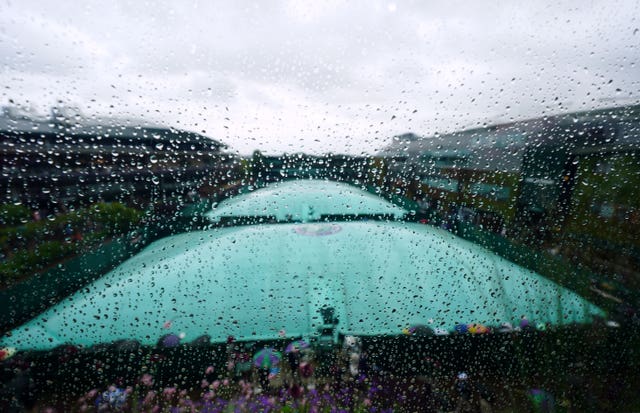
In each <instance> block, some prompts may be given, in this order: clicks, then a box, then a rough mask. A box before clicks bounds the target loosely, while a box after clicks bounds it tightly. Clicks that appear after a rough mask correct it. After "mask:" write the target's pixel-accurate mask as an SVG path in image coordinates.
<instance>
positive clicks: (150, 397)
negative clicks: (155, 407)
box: [142, 390, 156, 405]
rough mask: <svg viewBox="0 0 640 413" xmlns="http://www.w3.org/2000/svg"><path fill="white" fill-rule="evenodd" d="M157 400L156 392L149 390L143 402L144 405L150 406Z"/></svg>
mask: <svg viewBox="0 0 640 413" xmlns="http://www.w3.org/2000/svg"><path fill="white" fill-rule="evenodd" d="M155 398H156V392H155V391H153V390H149V392H148V393H147V395H146V396H144V399H143V400H142V404H144V405H150V404H151V403H153V399H155Z"/></svg>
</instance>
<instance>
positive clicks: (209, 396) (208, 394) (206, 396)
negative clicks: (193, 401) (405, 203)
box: [202, 391, 216, 400]
mask: <svg viewBox="0 0 640 413" xmlns="http://www.w3.org/2000/svg"><path fill="white" fill-rule="evenodd" d="M202 397H203V398H204V399H205V400H213V398H214V397H216V394H215V393H214V392H212V391H208V392H206V393H205V394H204V395H203V396H202Z"/></svg>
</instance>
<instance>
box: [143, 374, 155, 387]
mask: <svg viewBox="0 0 640 413" xmlns="http://www.w3.org/2000/svg"><path fill="white" fill-rule="evenodd" d="M140 383H142V385H143V386H145V387H151V386H153V376H152V375H151V374H149V373H145V374H143V375H142V377H140Z"/></svg>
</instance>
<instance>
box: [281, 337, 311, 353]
mask: <svg viewBox="0 0 640 413" xmlns="http://www.w3.org/2000/svg"><path fill="white" fill-rule="evenodd" d="M305 348H309V343H307V342H306V341H304V340H296V341H292V342H291V343H289V344H288V345H287V348H285V349H284V352H285V353H291V352H292V351H296V350H302V349H305Z"/></svg>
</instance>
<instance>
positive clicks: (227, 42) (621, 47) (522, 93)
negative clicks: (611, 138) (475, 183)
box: [0, 0, 640, 154]
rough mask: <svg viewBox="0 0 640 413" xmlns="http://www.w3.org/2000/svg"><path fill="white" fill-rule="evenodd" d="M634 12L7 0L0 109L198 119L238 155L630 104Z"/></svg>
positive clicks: (2, 14)
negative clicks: (59, 106) (65, 108)
mask: <svg viewBox="0 0 640 413" xmlns="http://www.w3.org/2000/svg"><path fill="white" fill-rule="evenodd" d="M543 3H546V4H543ZM107 4H108V5H109V6H106V5H107ZM637 16H640V7H639V2H637V1H600V2H587V1H583V0H578V1H573V2H559V1H550V2H538V1H535V2H530V1H529V2H525V1H522V2H515V1H507V2H499V1H487V2H478V1H469V2H452V1H443V2H428V1H415V2H403V1H393V2H388V1H375V0H372V1H362V2H357V1H348V2H347V1H338V0H331V1H326V2H323V1H319V0H309V1H256V2H241V1H225V2H215V1H202V2H197V1H193V2H180V1H167V2H142V1H130V2H126V3H125V2H118V1H111V2H104V1H100V2H98V1H95V2H94V1H86V0H83V1H60V0H57V1H39V2H36V1H24V0H14V1H3V2H2V3H0V59H2V66H1V67H0V87H2V92H1V95H0V104H3V105H4V104H8V103H9V102H10V101H13V102H15V103H16V104H20V105H26V106H32V107H34V108H35V109H36V110H37V111H39V112H40V113H46V112H48V108H49V107H51V106H53V105H55V104H56V101H62V102H64V103H65V104H67V105H76V106H78V107H79V108H80V109H82V111H83V112H84V113H85V114H87V115H100V116H104V115H112V116H117V117H121V118H122V117H127V118H130V117H136V118H143V119H146V120H147V121H149V122H160V123H163V124H166V125H170V126H176V127H179V128H183V129H188V130H193V131H197V132H202V131H203V130H204V131H206V132H205V134H206V135H208V136H211V137H213V138H215V139H218V140H221V141H223V142H225V143H227V144H228V145H229V146H230V147H231V148H232V149H233V150H235V151H238V152H240V153H243V154H248V153H251V152H252V151H253V150H254V149H261V150H263V151H265V152H267V153H281V152H298V151H306V152H310V153H321V152H327V151H331V152H337V153H352V154H360V153H373V152H375V151H377V150H378V149H380V148H381V147H382V146H384V144H385V143H386V142H388V141H389V139H390V137H391V136H393V135H396V134H400V133H404V132H408V131H412V132H414V133H417V134H421V135H432V134H434V133H435V132H447V131H452V130H457V129H464V128H469V127H473V126H477V125H481V124H483V123H498V122H506V121H509V120H513V119H523V118H530V117H538V116H541V115H543V114H553V113H559V112H567V111H572V110H585V109H591V108H595V107H604V106H612V105H621V104H630V103H639V102H640V62H639V60H640V48H639V45H640V21H639V18H638V17H637Z"/></svg>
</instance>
